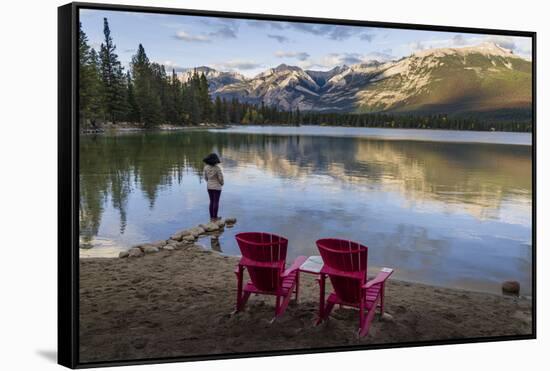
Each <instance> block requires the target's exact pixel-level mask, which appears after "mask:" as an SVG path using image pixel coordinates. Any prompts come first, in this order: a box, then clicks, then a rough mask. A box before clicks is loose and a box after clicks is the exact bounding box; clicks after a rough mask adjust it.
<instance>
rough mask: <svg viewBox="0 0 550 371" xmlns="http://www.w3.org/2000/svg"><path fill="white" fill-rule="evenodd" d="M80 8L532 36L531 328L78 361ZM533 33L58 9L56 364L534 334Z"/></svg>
mask: <svg viewBox="0 0 550 371" xmlns="http://www.w3.org/2000/svg"><path fill="white" fill-rule="evenodd" d="M80 9H97V10H113V11H131V12H142V13H162V14H174V15H188V16H189V15H191V16H211V17H212V16H213V17H221V18H239V19H251V20H266V21H295V22H303V23H317V24H331V25H351V26H366V27H379V28H394V29H411V30H426V31H444V32H460V33H482V34H487V35H505V36H523V37H529V38H531V40H532V53H533V54H532V63H533V79H532V96H533V102H532V118H533V131H532V147H531V155H532V187H533V200H532V201H533V202H532V292H533V296H532V333H531V334H529V335H513V336H498V337H491V336H489V337H481V338H475V339H448V340H436V341H418V342H406V343H393V344H376V345H360V346H338V347H330V348H315V349H295V350H285V351H261V352H253V353H231V354H217V355H204V356H181V357H173V358H153V359H146V360H143V359H140V360H132V359H128V360H120V361H105V362H91V363H82V362H80V360H79V356H78V349H79V337H78V334H79V323H78V318H79V300H78V299H79V246H78V245H79V224H78V207H79V184H78V173H79V166H78V165H79V152H78V148H79V127H78V125H79V124H78V29H79V27H78V25H79V10H80ZM536 36H537V34H536V32H532V31H514V30H501V29H488V28H468V27H454V26H452V27H451V26H436V25H424V24H408V23H391V22H371V21H359V20H344V19H329V18H312V17H298V16H282V15H268V14H252V13H236V12H223V11H203V10H190V9H174V8H160V7H144V6H130V5H112V4H97V3H80V2H76V3H70V4H66V5H63V6H60V7H59V8H58V363H59V364H60V365H63V366H66V367H69V368H88V367H100V366H122V365H135V364H153V363H166V362H182V361H201V360H215V359H229V358H244V357H260V356H277V355H289V354H307V353H322V352H341V351H352V350H366V349H379V348H401V347H418V346H428V345H449V344H461V343H478V342H495V341H507V340H527V339H536V329H537V326H536V318H537V316H536V314H537V311H536V309H537V306H536V261H537V260H536V205H537V204H536V127H537V124H536V123H537V120H536V113H537V112H536V110H537V109H536V107H537V98H536V97H537V94H536V76H537V73H536V72H537V59H536V55H537V53H536Z"/></svg>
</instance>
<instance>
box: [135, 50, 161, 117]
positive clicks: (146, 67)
mask: <svg viewBox="0 0 550 371" xmlns="http://www.w3.org/2000/svg"><path fill="white" fill-rule="evenodd" d="M132 76H133V77H134V95H135V101H136V103H137V107H138V108H139V111H138V112H139V122H141V123H143V124H145V126H147V127H152V126H155V125H158V124H160V123H161V120H162V115H161V102H160V97H159V95H158V92H156V91H155V89H154V87H153V75H152V70H151V63H150V62H149V58H148V57H147V54H145V49H144V48H143V45H141V44H139V46H138V50H137V52H136V54H135V55H134V56H133V57H132Z"/></svg>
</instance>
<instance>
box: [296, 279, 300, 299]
mask: <svg viewBox="0 0 550 371" xmlns="http://www.w3.org/2000/svg"><path fill="white" fill-rule="evenodd" d="M295 292H296V297H295V300H296V303H298V294H299V292H300V271H298V272H296V289H295Z"/></svg>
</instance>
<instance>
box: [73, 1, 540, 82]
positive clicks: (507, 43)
mask: <svg viewBox="0 0 550 371" xmlns="http://www.w3.org/2000/svg"><path fill="white" fill-rule="evenodd" d="M103 18H107V19H108V21H109V27H110V29H111V36H112V38H113V41H114V43H115V45H116V48H117V49H116V52H117V54H118V55H119V57H120V60H121V62H122V63H123V65H124V66H125V68H128V67H129V63H130V61H131V59H132V55H133V54H135V52H136V50H137V47H138V45H139V44H140V43H141V44H142V45H143V47H144V48H145V51H146V53H147V55H148V57H149V59H150V60H151V61H154V62H157V63H160V64H164V66H165V67H166V68H167V70H168V71H171V70H172V69H175V70H176V72H181V71H183V70H185V69H187V68H193V67H198V66H208V67H212V68H215V69H217V70H221V71H233V72H239V73H241V74H243V75H245V76H248V77H253V76H255V75H256V74H258V73H260V72H263V71H265V70H266V69H269V68H272V67H276V66H278V65H280V64H282V63H285V64H288V65H293V66H299V67H302V68H304V69H312V70H320V71H326V70H329V69H331V68H334V67H336V66H339V65H344V64H346V65H352V64H357V63H362V62H366V61H368V60H373V59H375V60H379V61H385V60H392V59H399V58H401V57H403V56H408V55H411V54H412V53H414V52H416V51H419V50H424V49H432V48H446V47H463V46H474V45H478V44H481V43H483V42H494V43H496V44H497V45H499V46H501V47H504V48H507V49H510V50H512V51H513V52H514V53H515V54H517V55H520V56H522V57H524V58H526V59H529V60H530V59H531V39H530V38H527V37H512V36H494V35H483V34H468V33H455V32H438V31H420V30H402V29H401V30H400V29H389V28H375V27H362V26H338V25H326V24H312V23H300V22H281V21H260V20H244V19H231V18H216V17H202V16H200V17H199V16H183V15H169V14H150V13H139V12H126V11H124V12H123V11H106V10H95V9H94V10H92V9H82V10H81V11H80V21H81V23H82V28H83V30H84V32H85V33H86V35H87V36H88V39H89V43H90V45H91V46H92V47H93V48H95V49H96V50H99V46H100V44H101V42H102V41H103Z"/></svg>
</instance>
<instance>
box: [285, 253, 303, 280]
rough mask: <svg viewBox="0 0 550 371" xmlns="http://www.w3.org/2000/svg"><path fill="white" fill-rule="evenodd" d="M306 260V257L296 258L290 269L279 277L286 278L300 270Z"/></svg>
mask: <svg viewBox="0 0 550 371" xmlns="http://www.w3.org/2000/svg"><path fill="white" fill-rule="evenodd" d="M306 260H307V257H306V256H299V257H297V258H296V259H294V262H293V263H292V265H291V266H290V267H288V268H287V270H285V271H284V272H283V274H282V275H281V277H286V276H288V275H289V274H291V273H292V272H294V271H296V270H298V269H300V267H301V266H302V264H304V262H305V261H306Z"/></svg>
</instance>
